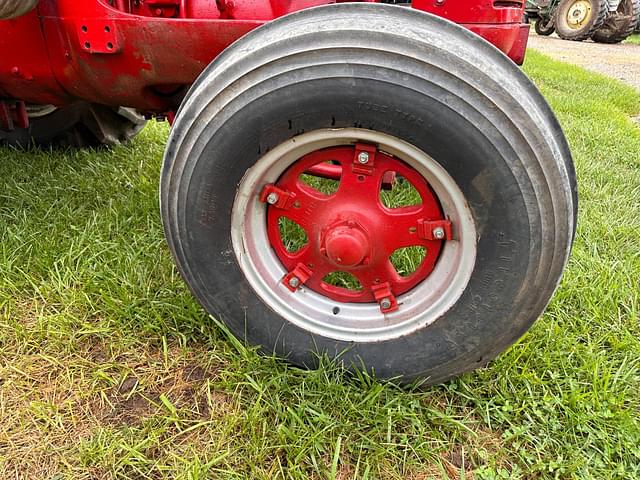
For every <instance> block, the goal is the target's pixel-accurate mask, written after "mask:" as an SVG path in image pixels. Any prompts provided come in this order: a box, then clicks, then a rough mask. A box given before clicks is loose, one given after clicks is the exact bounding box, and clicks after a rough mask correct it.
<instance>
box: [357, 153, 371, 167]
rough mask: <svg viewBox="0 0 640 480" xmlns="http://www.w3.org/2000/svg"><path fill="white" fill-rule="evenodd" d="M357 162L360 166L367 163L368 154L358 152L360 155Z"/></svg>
mask: <svg viewBox="0 0 640 480" xmlns="http://www.w3.org/2000/svg"><path fill="white" fill-rule="evenodd" d="M358 161H359V162H360V163H361V164H362V165H366V164H367V163H369V154H368V153H367V152H360V155H358Z"/></svg>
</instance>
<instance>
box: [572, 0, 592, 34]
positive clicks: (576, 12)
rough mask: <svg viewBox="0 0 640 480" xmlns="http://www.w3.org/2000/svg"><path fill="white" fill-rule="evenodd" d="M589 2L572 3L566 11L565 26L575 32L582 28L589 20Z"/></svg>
mask: <svg viewBox="0 0 640 480" xmlns="http://www.w3.org/2000/svg"><path fill="white" fill-rule="evenodd" d="M591 12H592V9H591V2H589V1H587V0H578V1H576V2H573V3H572V4H571V6H570V7H569V9H568V10H567V25H569V27H570V28H572V29H574V30H577V29H580V28H582V27H583V26H584V25H585V24H586V23H587V22H588V21H589V19H590V18H591Z"/></svg>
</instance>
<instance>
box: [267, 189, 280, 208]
mask: <svg viewBox="0 0 640 480" xmlns="http://www.w3.org/2000/svg"><path fill="white" fill-rule="evenodd" d="M267 203H268V204H269V205H275V204H276V203H278V194H277V193H275V192H271V193H270V194H269V195H267Z"/></svg>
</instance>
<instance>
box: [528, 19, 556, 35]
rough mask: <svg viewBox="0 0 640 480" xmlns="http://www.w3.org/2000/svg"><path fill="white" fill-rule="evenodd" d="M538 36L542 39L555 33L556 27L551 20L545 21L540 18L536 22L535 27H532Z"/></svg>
mask: <svg viewBox="0 0 640 480" xmlns="http://www.w3.org/2000/svg"><path fill="white" fill-rule="evenodd" d="M533 28H534V29H535V31H536V33H537V34H538V35H542V36H543V37H548V36H549V35H551V34H552V33H553V32H555V31H556V27H555V25H554V24H553V18H548V19H547V20H546V21H545V20H544V19H543V18H542V17H540V18H538V20H536V23H535V26H534V27H533Z"/></svg>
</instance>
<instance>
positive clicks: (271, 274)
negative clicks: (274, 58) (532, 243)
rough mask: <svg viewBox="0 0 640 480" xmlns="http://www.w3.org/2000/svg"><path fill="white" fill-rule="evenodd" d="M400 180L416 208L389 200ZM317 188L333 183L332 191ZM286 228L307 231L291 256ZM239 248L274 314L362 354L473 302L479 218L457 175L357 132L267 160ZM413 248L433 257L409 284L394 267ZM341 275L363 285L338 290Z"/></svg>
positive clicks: (257, 176) (307, 139) (404, 146)
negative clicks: (399, 253)
mask: <svg viewBox="0 0 640 480" xmlns="http://www.w3.org/2000/svg"><path fill="white" fill-rule="evenodd" d="M363 154H366V155H363ZM310 174H311V175H310ZM394 176H395V178H396V179H395V184H406V183H410V184H411V185H412V186H413V188H414V189H415V192H416V198H417V201H415V202H413V203H411V204H410V205H402V206H398V205H391V204H389V202H388V201H386V200H385V201H383V200H382V198H383V197H384V194H381V189H384V188H389V185H390V184H392V183H393V177H394ZM307 177H312V178H311V180H313V177H315V178H317V177H322V178H328V179H331V180H332V181H330V183H332V184H333V185H330V186H331V187H332V188H325V187H326V185H324V184H320V185H318V184H314V183H313V182H310V181H309V178H307ZM385 198H386V197H385ZM394 207H396V208H394ZM283 222H287V224H296V225H297V227H298V241H297V243H296V244H295V245H293V246H292V243H291V241H290V238H289V237H290V236H291V235H287V234H286V232H283ZM231 237H232V243H233V248H234V254H235V256H236V259H237V261H238V263H239V265H240V268H241V269H242V271H243V273H244V275H245V277H246V279H247V281H248V282H249V284H250V285H251V286H252V288H253V289H254V291H255V292H256V294H257V295H258V296H259V297H260V298H261V299H262V300H263V301H264V302H265V303H266V304H267V305H269V306H270V308H271V309H272V310H273V311H275V312H276V313H277V314H279V315H280V316H281V317H283V318H284V319H286V320H287V321H289V322H291V323H293V324H295V325H297V326H299V327H301V328H303V329H304V330H307V331H310V332H313V333H316V334H321V335H323V336H325V337H329V338H334V339H338V340H345V341H358V342H375V341H383V340H387V339H392V338H397V337H400V336H403V335H407V334H410V333H411V332H413V331H415V330H417V329H419V328H422V327H424V326H425V325H427V324H429V323H432V322H434V321H435V320H437V318H439V317H440V316H441V315H442V314H443V313H445V312H446V311H447V310H449V309H450V308H451V307H452V306H453V305H454V304H455V303H456V301H457V300H458V298H459V297H460V295H461V294H462V292H463V291H464V289H465V287H466V285H467V282H468V280H469V278H470V276H471V273H472V271H473V266H474V263H475V255H476V233H475V227H474V223H473V219H472V216H471V212H470V210H469V207H468V205H467V203H466V201H465V199H464V196H463V194H462V192H461V191H460V190H459V188H458V187H457V185H456V183H455V182H454V181H453V179H452V178H451V177H450V176H449V175H448V173H447V172H446V171H445V170H444V169H443V168H442V167H441V166H440V165H438V163H437V162H435V161H434V160H433V159H432V158H431V157H429V156H428V155H426V154H425V153H424V152H422V151H420V150H418V149H417V148H415V147H413V146H411V145H410V144H408V143H406V142H403V141H401V140H399V139H397V138H395V137H391V136H389V135H386V134H382V133H379V132H374V131H370V130H362V129H355V128H351V129H326V130H316V131H312V132H308V133H305V134H303V135H299V136H297V137H294V138H292V139H291V140H289V141H287V142H284V143H283V144H281V145H279V146H278V147H276V148H274V149H272V150H270V151H269V152H268V153H267V154H265V155H264V156H263V157H262V158H260V159H259V160H258V161H257V162H256V164H255V165H254V166H253V167H252V168H250V169H249V170H248V171H247V173H246V174H245V176H244V178H243V180H242V181H241V183H240V185H239V186H238V191H237V194H236V200H235V202H234V206H233V210H232V225H231ZM404 247H411V248H414V247H420V248H423V249H425V250H426V252H425V253H424V255H423V257H422V258H421V261H420V263H419V265H417V266H416V267H415V269H414V270H413V271H412V272H408V273H407V272H399V271H398V270H397V269H396V268H395V267H394V264H393V263H392V262H391V261H390V256H392V254H393V252H394V251H396V250H398V249H400V248H404ZM401 273H404V274H403V275H402V274H401ZM342 274H344V275H347V274H348V275H349V276H350V277H351V278H353V279H354V281H355V283H356V284H357V285H350V286H345V285H341V284H340V282H336V281H334V280H335V279H334V280H332V278H333V277H335V276H336V275H338V276H339V275H342Z"/></svg>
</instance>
